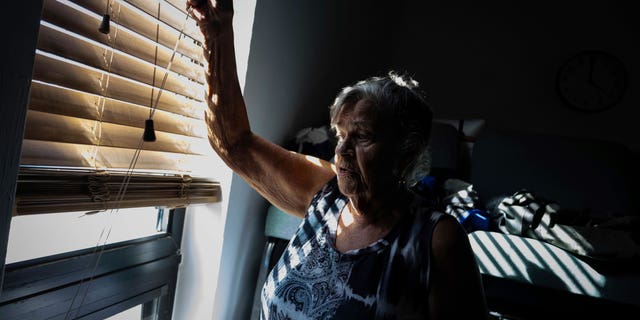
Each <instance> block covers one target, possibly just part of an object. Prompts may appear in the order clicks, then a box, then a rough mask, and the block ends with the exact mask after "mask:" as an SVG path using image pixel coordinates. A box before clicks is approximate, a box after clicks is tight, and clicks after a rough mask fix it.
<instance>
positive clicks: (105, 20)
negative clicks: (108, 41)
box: [98, 13, 111, 34]
mask: <svg viewBox="0 0 640 320" xmlns="http://www.w3.org/2000/svg"><path fill="white" fill-rule="evenodd" d="M110 21H111V16H109V14H108V13H105V14H104V16H102V22H100V27H99V28H98V31H100V32H102V33H104V34H109V30H110V29H111V28H110V27H109V26H110V23H109V22H110Z"/></svg>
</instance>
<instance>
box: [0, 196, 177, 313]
mask: <svg viewBox="0 0 640 320" xmlns="http://www.w3.org/2000/svg"><path fill="white" fill-rule="evenodd" d="M185 212H186V208H176V209H172V210H170V211H169V215H170V217H169V223H168V226H167V232H166V233H165V234H162V235H154V236H149V237H145V238H139V239H134V240H130V241H125V242H120V243H114V244H110V245H106V246H104V251H102V253H101V254H100V253H99V252H98V251H96V250H95V249H96V248H89V249H82V250H77V251H73V252H68V253H62V254H58V255H53V256H48V257H43V258H36V259H32V260H27V261H20V262H16V263H12V264H8V265H6V266H5V275H4V282H3V288H2V292H1V293H2V294H1V295H0V314H2V315H3V316H2V319H6V320H10V319H33V320H38V319H65V317H66V316H67V310H68V309H69V303H70V302H71V301H72V300H73V298H74V296H76V292H78V294H77V296H76V300H75V302H74V310H76V309H75V308H77V305H79V304H80V303H81V300H84V303H83V304H82V305H81V306H80V309H79V314H78V315H75V314H74V313H73V312H70V313H69V315H71V316H72V317H70V318H71V319H83V320H92V319H96V320H97V319H104V318H105V317H109V316H112V315H115V314H117V313H119V312H122V311H124V310H127V309H129V308H131V307H134V306H136V305H139V304H142V315H141V319H142V318H143V319H147V318H152V314H153V313H155V312H157V318H156V319H159V320H164V319H166V320H170V319H171V317H172V313H173V302H174V299H175V297H174V296H175V289H176V284H177V275H178V268H179V265H180V261H181V253H180V244H181V239H182V230H183V225H184V217H185ZM98 255H100V266H99V267H98V268H96V269H95V272H92V269H91V268H89V267H88V266H89V265H91V266H92V264H91V262H94V261H95V259H97V257H98ZM79 286H81V287H80V289H79ZM87 288H88V290H89V291H88V292H89V294H87V295H86V297H84V298H81V299H78V297H83V296H84V292H85V291H84V290H85V289H87ZM92 288H94V290H92ZM97 288H99V290H95V289H97ZM78 290H79V291H78ZM156 299H157V300H156ZM52 301H53V302H52ZM65 302H66V303H65ZM52 316H53V318H52ZM67 318H69V317H67Z"/></svg>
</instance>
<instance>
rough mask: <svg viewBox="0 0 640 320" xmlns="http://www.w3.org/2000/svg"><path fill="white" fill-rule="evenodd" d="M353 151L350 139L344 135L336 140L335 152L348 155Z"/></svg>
mask: <svg viewBox="0 0 640 320" xmlns="http://www.w3.org/2000/svg"><path fill="white" fill-rule="evenodd" d="M352 153H353V146H352V144H351V139H349V138H347V137H345V138H342V139H340V140H339V141H338V144H337V145H336V154H339V155H341V156H344V155H350V154H352Z"/></svg>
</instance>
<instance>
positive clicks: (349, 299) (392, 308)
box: [261, 178, 445, 320]
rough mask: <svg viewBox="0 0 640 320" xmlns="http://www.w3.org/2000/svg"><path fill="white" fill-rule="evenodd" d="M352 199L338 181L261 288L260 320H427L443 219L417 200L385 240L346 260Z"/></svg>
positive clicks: (318, 200) (321, 195)
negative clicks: (345, 220)
mask: <svg viewBox="0 0 640 320" xmlns="http://www.w3.org/2000/svg"><path fill="white" fill-rule="evenodd" d="M347 202H348V199H347V198H346V197H345V196H344V195H342V194H341V193H340V191H339V190H338V187H337V180H336V178H334V179H332V180H331V181H330V182H329V183H328V184H327V185H326V186H325V187H324V188H323V189H322V190H321V191H320V192H318V193H317V194H316V195H315V197H314V198H313V200H312V202H311V205H310V206H309V208H308V210H307V214H306V216H305V219H304V220H303V221H302V223H301V224H300V226H299V228H298V231H297V232H296V234H295V235H294V236H293V238H292V239H291V241H290V242H289V246H288V247H287V249H286V250H285V251H284V253H283V254H282V257H281V258H280V260H279V261H278V263H277V264H276V265H275V266H274V268H273V269H272V270H271V272H270V273H269V275H268V276H267V280H266V281H265V284H264V286H263V288H262V312H261V319H265V320H266V319H269V320H280V319H296V320H297V319H314V320H317V319H349V320H355V319H417V318H420V319H426V318H427V312H428V310H427V305H428V304H427V294H428V290H429V277H430V276H432V275H431V274H430V271H429V255H430V248H431V233H432V231H433V227H434V226H435V224H436V223H437V222H438V221H439V220H440V219H441V218H442V217H444V216H445V215H443V214H441V213H439V212H435V211H433V210H431V208H429V207H428V206H426V205H425V204H426V203H427V202H426V201H421V199H419V198H416V199H415V201H413V202H412V204H411V205H410V211H411V212H409V213H407V214H406V215H405V217H404V218H403V219H401V220H400V221H399V222H398V223H397V224H396V226H394V228H393V229H392V230H391V231H390V232H389V234H387V235H386V236H385V237H384V238H382V239H380V240H378V241H377V242H375V243H373V244H371V245H369V246H367V247H365V248H362V249H358V250H352V251H349V252H346V253H340V252H339V251H337V250H336V249H335V246H334V244H333V242H334V239H335V234H336V229H337V219H338V217H339V215H340V212H341V210H342V208H344V206H345V205H346V203H347Z"/></svg>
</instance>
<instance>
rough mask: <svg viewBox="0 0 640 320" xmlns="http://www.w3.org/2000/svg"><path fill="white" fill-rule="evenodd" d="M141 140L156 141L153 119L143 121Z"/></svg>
mask: <svg viewBox="0 0 640 320" xmlns="http://www.w3.org/2000/svg"><path fill="white" fill-rule="evenodd" d="M142 140H144V141H145V142H153V141H156V132H155V130H154V129H153V119H147V120H145V121H144V135H143V136H142Z"/></svg>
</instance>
